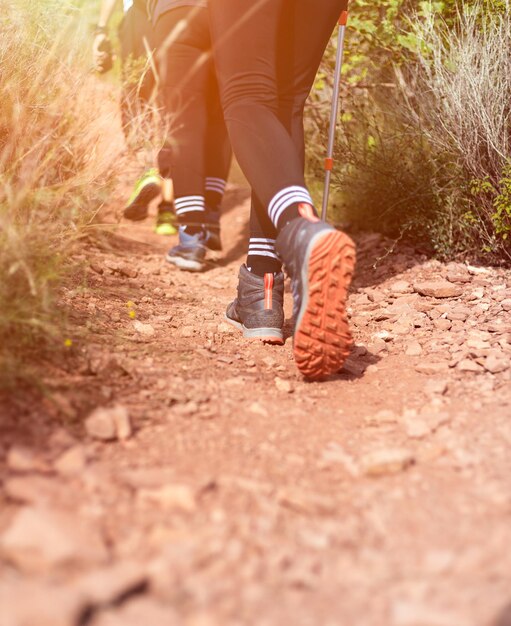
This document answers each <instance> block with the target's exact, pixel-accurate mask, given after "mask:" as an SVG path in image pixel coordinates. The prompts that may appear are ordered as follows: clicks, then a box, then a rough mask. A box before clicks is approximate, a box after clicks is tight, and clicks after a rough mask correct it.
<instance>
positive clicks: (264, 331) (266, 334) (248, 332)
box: [224, 315, 284, 346]
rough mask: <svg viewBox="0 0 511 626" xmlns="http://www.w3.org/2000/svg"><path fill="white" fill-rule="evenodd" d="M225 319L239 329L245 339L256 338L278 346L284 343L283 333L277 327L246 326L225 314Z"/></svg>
mask: <svg viewBox="0 0 511 626" xmlns="http://www.w3.org/2000/svg"><path fill="white" fill-rule="evenodd" d="M224 317H225V321H226V322H229V324H231V325H232V326H234V327H235V328H237V329H238V330H241V332H242V333H243V337H245V338H246V339H258V340H259V341H262V342H263V343H272V344H277V345H279V346H282V345H284V335H283V334H282V331H281V330H280V329H279V328H247V327H246V326H244V325H243V324H241V323H240V322H236V321H235V320H232V319H231V318H230V317H228V316H227V315H225V316H224Z"/></svg>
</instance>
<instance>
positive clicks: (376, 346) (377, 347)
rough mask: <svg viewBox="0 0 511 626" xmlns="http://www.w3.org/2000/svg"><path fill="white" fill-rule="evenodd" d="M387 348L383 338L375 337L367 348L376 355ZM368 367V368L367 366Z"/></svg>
mask: <svg viewBox="0 0 511 626" xmlns="http://www.w3.org/2000/svg"><path fill="white" fill-rule="evenodd" d="M387 349H388V346H387V344H386V343H385V341H383V339H379V338H375V339H374V340H373V341H372V342H371V343H370V344H369V345H368V350H369V352H370V353H371V354H374V355H378V354H381V353H382V352H385V351H386V350H387ZM368 369H369V368H368ZM366 371H367V370H366Z"/></svg>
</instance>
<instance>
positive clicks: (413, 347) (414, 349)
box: [405, 341, 422, 356]
mask: <svg viewBox="0 0 511 626" xmlns="http://www.w3.org/2000/svg"><path fill="white" fill-rule="evenodd" d="M405 354H406V356H420V355H421V354H422V346H421V344H420V343H419V342H418V341H410V342H409V343H408V344H407V345H406V350H405Z"/></svg>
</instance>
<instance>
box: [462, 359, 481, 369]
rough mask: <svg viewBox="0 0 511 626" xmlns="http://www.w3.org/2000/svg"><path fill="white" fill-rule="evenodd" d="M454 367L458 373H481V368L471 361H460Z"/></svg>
mask: <svg viewBox="0 0 511 626" xmlns="http://www.w3.org/2000/svg"><path fill="white" fill-rule="evenodd" d="M456 367H457V368H458V369H459V370H460V372H482V367H481V366H480V365H478V364H477V363H476V362H475V361H472V360H471V359H461V361H460V362H459V363H458V364H457V366H456Z"/></svg>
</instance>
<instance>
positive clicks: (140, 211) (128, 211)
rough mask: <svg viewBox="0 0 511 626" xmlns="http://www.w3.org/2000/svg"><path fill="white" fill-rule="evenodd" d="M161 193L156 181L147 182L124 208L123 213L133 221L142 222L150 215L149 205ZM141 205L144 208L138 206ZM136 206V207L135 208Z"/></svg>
mask: <svg viewBox="0 0 511 626" xmlns="http://www.w3.org/2000/svg"><path fill="white" fill-rule="evenodd" d="M160 193H161V188H160V186H159V185H158V184H156V183H147V185H145V186H144V187H142V189H141V190H140V192H139V193H138V194H137V195H136V196H135V197H134V198H132V200H131V202H130V203H129V204H128V206H127V207H126V208H125V209H124V211H123V215H124V217H125V218H126V219H127V220H130V221H132V222H141V221H142V220H145V219H146V217H147V215H148V205H149V203H150V202H152V201H153V200H154V199H155V198H157V197H158V196H159V195H160ZM137 205H141V206H142V207H143V208H140V207H138V206H137ZM135 207H136V208H135Z"/></svg>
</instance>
